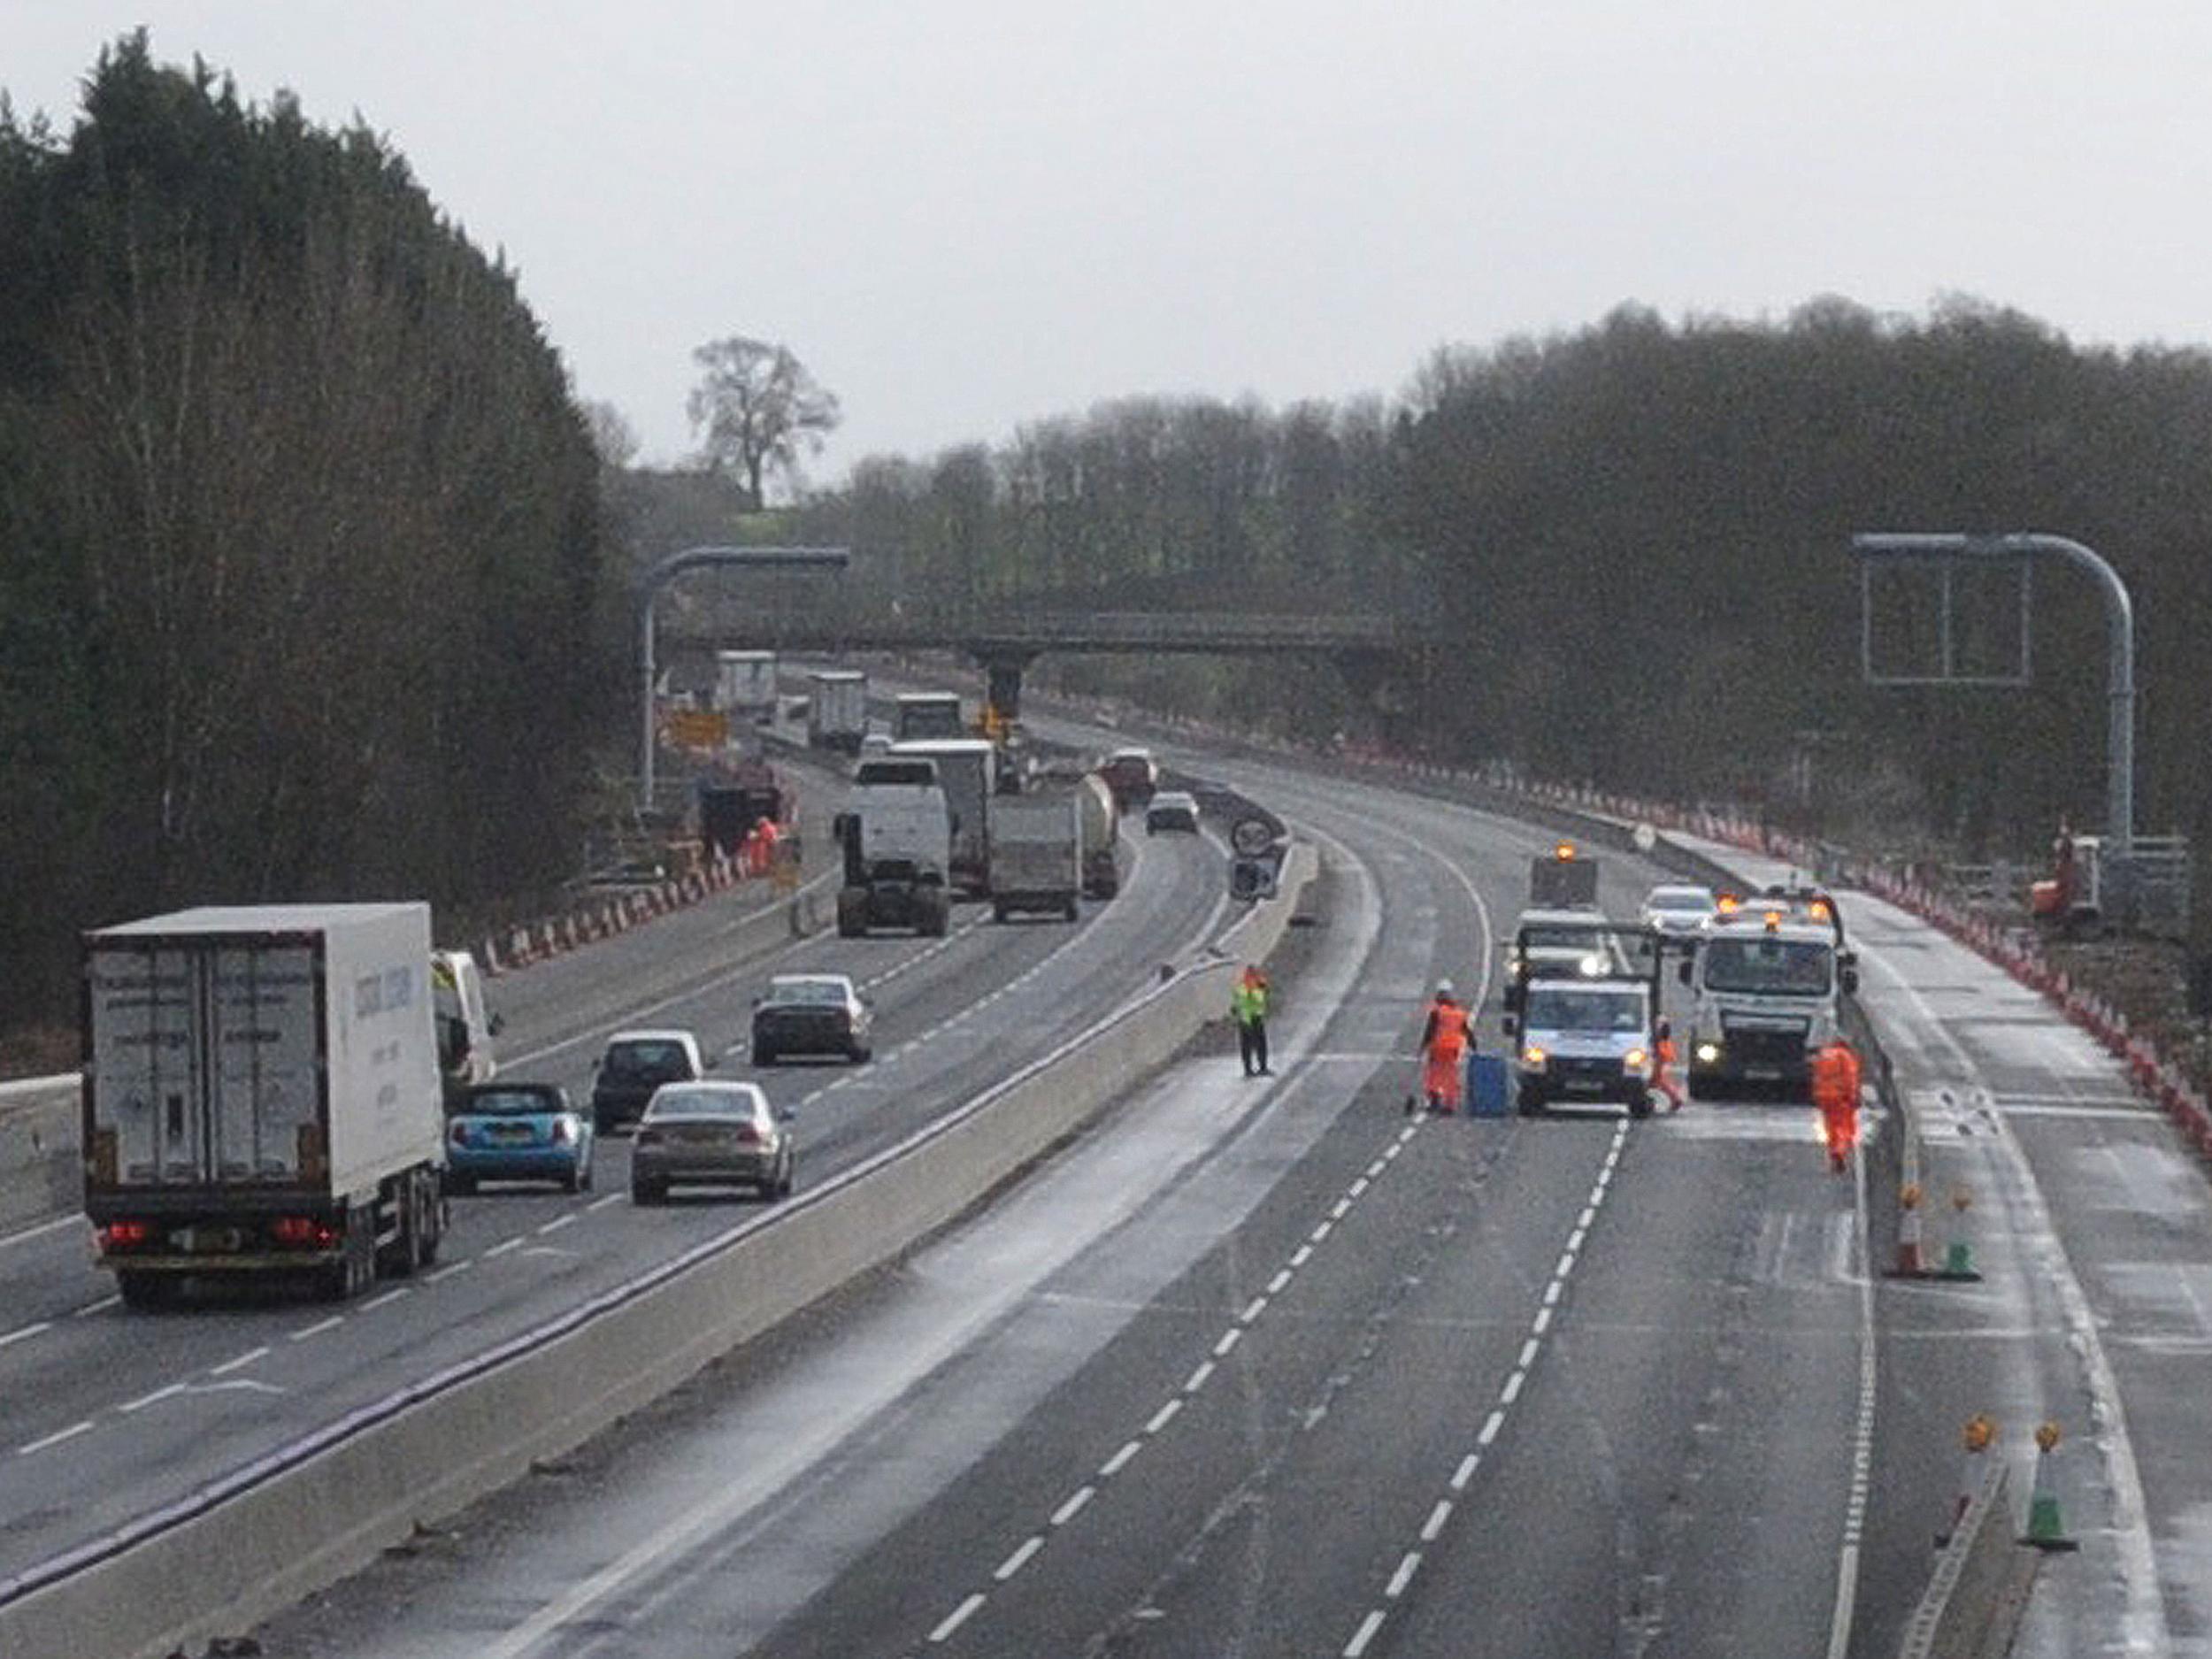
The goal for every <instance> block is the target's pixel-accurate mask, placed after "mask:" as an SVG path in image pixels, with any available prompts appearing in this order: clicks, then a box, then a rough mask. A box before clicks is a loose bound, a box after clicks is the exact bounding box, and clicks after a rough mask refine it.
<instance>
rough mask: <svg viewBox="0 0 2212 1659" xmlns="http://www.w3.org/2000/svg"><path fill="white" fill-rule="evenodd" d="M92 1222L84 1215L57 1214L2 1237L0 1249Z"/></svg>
mask: <svg viewBox="0 0 2212 1659" xmlns="http://www.w3.org/2000/svg"><path fill="white" fill-rule="evenodd" d="M88 1225H90V1224H89V1223H88V1222H87V1221H86V1220H85V1218H84V1217H82V1216H57V1217H55V1218H54V1219H53V1220H51V1221H42V1222H40V1223H39V1224H38V1225H36V1226H35V1227H26V1228H24V1229H23V1230H22V1231H21V1232H20V1233H8V1234H6V1235H5V1236H4V1237H0V1250H4V1249H7V1248H11V1247H12V1246H14V1245H18V1244H28V1243H29V1242H30V1241H31V1240H33V1239H42V1238H44V1237H45V1236H46V1235H47V1234H48V1233H59V1232H60V1231H61V1230H62V1229H63V1228H64V1227H83V1226H88Z"/></svg>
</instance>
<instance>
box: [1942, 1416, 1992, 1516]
mask: <svg viewBox="0 0 2212 1659" xmlns="http://www.w3.org/2000/svg"><path fill="white" fill-rule="evenodd" d="M1960 1438H1961V1440H1963V1441H1964V1443H1965V1446H1966V1456H1965V1458H1964V1460H1963V1461H1962V1463H1961V1464H1960V1466H1959V1489H1958V1495H1957V1496H1955V1498H1953V1499H1952V1500H1951V1518H1950V1521H1949V1522H1948V1524H1947V1525H1945V1527H1944V1529H1943V1530H1942V1531H1941V1532H1938V1533H1937V1534H1936V1537H1935V1542H1936V1548H1938V1549H1942V1548H1945V1547H1946V1546H1947V1545H1948V1544H1949V1543H1950V1541H1951V1540H1952V1539H1953V1538H1954V1537H1955V1536H1956V1534H1957V1532H1958V1530H1959V1527H1960V1525H1961V1524H1962V1523H1963V1522H1964V1521H1965V1519H1966V1512H1967V1510H1968V1509H1971V1508H1972V1507H1973V1505H1974V1494H1976V1493H1978V1492H1979V1491H1980V1490H1981V1489H1982V1472H1983V1471H1984V1470H1985V1469H1986V1468H1987V1467H1988V1465H1987V1463H1985V1462H1984V1461H1983V1460H1984V1459H1985V1457H1987V1455H1989V1448H1990V1446H1991V1445H1992V1444H1993V1442H1994V1441H1995V1440H1996V1438H1997V1425H1995V1424H1994V1423H1993V1422H1991V1421H1990V1420H1989V1419H1988V1418H1987V1417H1984V1416H1982V1415H1981V1414H1980V1413H1979V1412H1977V1413H1976V1414H1975V1415H1974V1416H1972V1417H1969V1418H1968V1419H1967V1420H1966V1428H1965V1431H1964V1432H1963V1433H1962V1435H1961V1436H1960Z"/></svg>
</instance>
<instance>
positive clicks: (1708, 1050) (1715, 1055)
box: [1697, 1042, 1720, 1065]
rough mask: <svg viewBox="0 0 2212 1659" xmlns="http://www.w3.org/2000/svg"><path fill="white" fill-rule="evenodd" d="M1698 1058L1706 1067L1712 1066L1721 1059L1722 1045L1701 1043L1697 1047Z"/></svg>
mask: <svg viewBox="0 0 2212 1659" xmlns="http://www.w3.org/2000/svg"><path fill="white" fill-rule="evenodd" d="M1697 1057H1698V1059H1699V1061H1700V1062H1701V1064H1705V1065H1710V1064H1713V1062H1714V1061H1716V1060H1717V1059H1719V1058H1720V1044H1718V1043H1717V1042H1701V1043H1700V1044H1698V1045H1697Z"/></svg>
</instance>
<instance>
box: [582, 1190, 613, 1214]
mask: <svg viewBox="0 0 2212 1659" xmlns="http://www.w3.org/2000/svg"><path fill="white" fill-rule="evenodd" d="M620 1202H622V1194H620V1193H609V1194H607V1195H606V1196H605V1197H604V1198H595V1199H593V1200H592V1201H591V1202H589V1203H588V1204H586V1205H585V1206H584V1208H585V1209H587V1210H604V1209H605V1208H606V1207H607V1206H608V1205H609V1204H618V1203H620Z"/></svg>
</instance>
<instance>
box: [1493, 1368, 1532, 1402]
mask: <svg viewBox="0 0 2212 1659" xmlns="http://www.w3.org/2000/svg"><path fill="white" fill-rule="evenodd" d="M1527 1378H1528V1373H1527V1372H1526V1371H1515V1372H1514V1373H1513V1374H1512V1375H1511V1376H1510V1377H1509V1378H1507V1379H1505V1387H1504V1388H1503V1389H1502V1390H1501V1391H1500V1393H1499V1394H1498V1398H1499V1399H1500V1400H1501V1401H1502V1402H1504V1403H1505V1404H1507V1405H1511V1404H1512V1403H1513V1402H1515V1401H1516V1400H1518V1399H1519V1398H1520V1397H1521V1385H1522V1383H1523V1382H1525V1381H1526V1380H1527Z"/></svg>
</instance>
